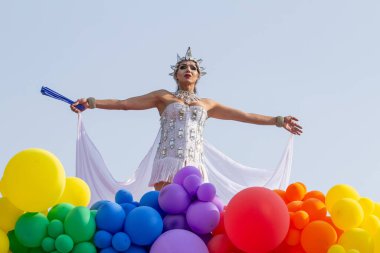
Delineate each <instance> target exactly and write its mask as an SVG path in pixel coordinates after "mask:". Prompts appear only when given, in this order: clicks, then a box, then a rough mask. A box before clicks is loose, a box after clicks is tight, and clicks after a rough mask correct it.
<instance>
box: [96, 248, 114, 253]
mask: <svg viewBox="0 0 380 253" xmlns="http://www.w3.org/2000/svg"><path fill="white" fill-rule="evenodd" d="M100 253H118V252H117V251H116V250H114V249H113V248H106V249H102V250H101V251H100Z"/></svg>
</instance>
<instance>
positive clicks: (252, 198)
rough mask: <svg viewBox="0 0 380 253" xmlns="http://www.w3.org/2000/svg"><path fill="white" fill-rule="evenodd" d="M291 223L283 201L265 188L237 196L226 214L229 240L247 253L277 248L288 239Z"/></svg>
mask: <svg viewBox="0 0 380 253" xmlns="http://www.w3.org/2000/svg"><path fill="white" fill-rule="evenodd" d="M289 223H290V218H289V214H288V208H287V206H286V204H285V203H284V201H283V200H282V199H281V197H279V196H278V195H277V194H276V193H275V192H273V191H271V190H269V189H267V188H264V187H250V188H247V189H244V190H242V191H240V192H239V193H237V194H236V195H235V196H234V197H233V198H232V199H231V201H230V202H229V203H228V205H227V207H226V211H225V214H224V227H225V230H226V233H227V236H228V238H230V240H231V242H232V243H233V244H234V245H235V246H236V247H237V248H239V249H241V250H243V251H244V252H247V253H258V252H259V253H261V252H269V251H271V250H273V249H275V248H276V247H277V246H279V245H280V244H281V242H282V241H283V240H284V239H285V237H286V234H287V232H288V229H289Z"/></svg>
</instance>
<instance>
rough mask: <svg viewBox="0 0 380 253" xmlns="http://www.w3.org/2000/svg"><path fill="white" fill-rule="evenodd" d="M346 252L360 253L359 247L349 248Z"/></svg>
mask: <svg viewBox="0 0 380 253" xmlns="http://www.w3.org/2000/svg"><path fill="white" fill-rule="evenodd" d="M346 253H360V251H359V250H357V249H349V250H347V251H346Z"/></svg>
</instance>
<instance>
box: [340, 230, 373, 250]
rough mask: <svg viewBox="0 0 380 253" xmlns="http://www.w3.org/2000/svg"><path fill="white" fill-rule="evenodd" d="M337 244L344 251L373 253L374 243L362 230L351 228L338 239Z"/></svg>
mask: <svg viewBox="0 0 380 253" xmlns="http://www.w3.org/2000/svg"><path fill="white" fill-rule="evenodd" d="M339 244H340V245H342V246H343V247H344V248H345V249H346V250H349V249H357V250H359V252H360V253H373V251H374V241H373V239H372V237H371V235H370V234H369V233H368V232H367V231H365V230H364V229H362V228H351V229H349V230H347V231H345V232H344V233H343V234H342V236H341V237H340V238H339Z"/></svg>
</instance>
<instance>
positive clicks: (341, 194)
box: [326, 184, 360, 214]
mask: <svg viewBox="0 0 380 253" xmlns="http://www.w3.org/2000/svg"><path fill="white" fill-rule="evenodd" d="M343 198H352V199H355V200H358V199H359V198H360V195H359V193H358V192H357V191H356V190H355V188H354V187H352V186H350V185H346V184H338V185H335V186H333V187H332V188H331V189H330V190H329V191H328V192H327V194H326V207H327V211H329V213H330V214H331V210H332V207H333V206H334V204H335V202H337V201H338V200H340V199H343Z"/></svg>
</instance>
